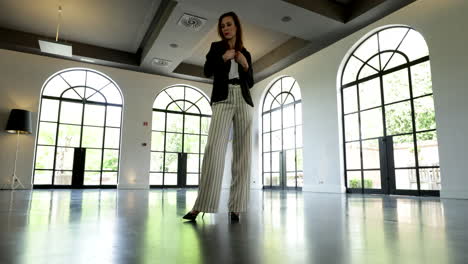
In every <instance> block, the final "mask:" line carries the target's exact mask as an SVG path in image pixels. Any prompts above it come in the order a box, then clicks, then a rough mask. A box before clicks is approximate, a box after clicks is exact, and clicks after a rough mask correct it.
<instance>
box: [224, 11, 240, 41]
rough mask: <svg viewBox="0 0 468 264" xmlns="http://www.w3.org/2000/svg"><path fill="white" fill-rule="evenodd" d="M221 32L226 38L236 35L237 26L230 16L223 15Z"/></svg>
mask: <svg viewBox="0 0 468 264" xmlns="http://www.w3.org/2000/svg"><path fill="white" fill-rule="evenodd" d="M221 32H222V33H223V36H224V38H225V39H228V40H229V39H232V38H233V37H234V36H236V32H237V27H236V24H235V23H234V19H233V18H232V17H231V16H227V17H224V18H223V19H222V20H221Z"/></svg>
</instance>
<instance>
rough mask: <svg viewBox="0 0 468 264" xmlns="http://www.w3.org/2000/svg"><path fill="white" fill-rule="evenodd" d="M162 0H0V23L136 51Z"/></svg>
mask: <svg viewBox="0 0 468 264" xmlns="http://www.w3.org/2000/svg"><path fill="white" fill-rule="evenodd" d="M160 2H161V0H133V1H128V0H99V1H97V0H79V1H78V0H40V1H39V0H0V26H1V27H5V28H11V29H15V30H19V31H24V32H29V33H34V34H39V35H43V36H47V37H53V38H55V33H56V28H57V23H58V6H59V5H61V6H62V10H63V11H62V22H61V28H60V35H59V39H62V40H68V41H76V42H82V43H86V44H91V45H96V46H100V47H106V48H111V49H116V50H122V51H127V52H136V50H137V49H138V47H139V45H140V42H141V40H142V39H143V37H144V35H145V33H146V31H147V29H148V26H149V24H150V23H151V20H152V19H153V17H154V14H155V12H156V10H157V8H158V6H159V4H160Z"/></svg>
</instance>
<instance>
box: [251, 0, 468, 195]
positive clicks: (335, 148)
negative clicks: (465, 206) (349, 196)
mask: <svg viewBox="0 0 468 264" xmlns="http://www.w3.org/2000/svg"><path fill="white" fill-rule="evenodd" d="M467 13H468V1H466V0H443V1H440V0H418V1H416V2H414V3H413V4H411V5H409V6H407V7H405V8H404V9H401V10H399V11H397V12H395V13H393V14H391V15H389V16H387V17H385V18H384V19H382V20H380V21H378V22H376V23H374V24H372V25H370V26H368V27H366V28H364V29H362V30H360V31H358V32H356V33H355V34H352V35H351V36H349V37H346V38H344V39H342V40H341V41H339V42H337V43H335V44H333V45H331V46H330V47H327V48H326V49H323V50H321V51H320V52H318V53H316V54H313V55H311V56H309V57H307V58H305V59H303V60H302V61H300V62H298V63H296V64H294V65H292V66H290V67H288V68H286V69H284V70H282V71H281V72H278V73H276V74H275V75H273V76H270V77H269V78H267V79H265V80H263V81H262V82H260V83H257V84H256V86H255V89H254V91H253V95H254V97H255V101H256V104H257V105H259V104H261V103H262V100H263V98H262V94H263V92H264V89H266V88H267V87H268V85H269V83H271V81H272V80H274V79H276V78H278V77H279V76H283V75H289V76H292V77H294V78H295V79H296V80H297V81H298V82H299V85H300V87H301V92H302V98H303V113H304V118H303V119H304V121H303V122H304V130H303V135H304V177H305V178H304V188H303V190H305V191H318V192H337V193H339V192H343V191H344V177H343V159H342V145H341V138H342V137H341V133H340V131H341V130H340V124H341V113H340V110H339V108H338V105H339V104H338V102H339V101H338V99H339V93H338V88H337V77H338V72H339V71H340V65H341V63H342V61H343V59H344V57H345V56H346V54H347V53H348V51H349V50H350V49H351V47H352V46H353V45H355V44H356V42H357V41H359V40H360V39H361V38H362V37H364V36H365V35H366V34H367V33H368V32H370V31H373V30H375V29H377V28H379V27H382V26H386V25H392V24H404V25H409V26H411V27H413V28H415V29H416V30H418V31H419V32H420V33H421V34H422V35H423V36H424V37H425V39H426V41H427V44H428V46H429V51H430V57H431V66H432V78H433V90H434V100H435V111H436V122H437V128H438V139H439V153H440V164H441V177H442V190H441V197H445V198H468V174H467V169H466V166H465V164H466V161H467V155H466V152H467V150H468V140H467V139H466V136H467V135H468V118H467V116H468V87H467V86H468V54H467V51H466V50H467V47H468V34H466V26H467V25H468V19H467V17H468V16H467ZM310 26H313V25H310ZM255 129H257V130H258V129H259V127H258V124H256V128H255ZM256 158H257V159H258V161H260V160H261V159H260V155H259V153H258V151H257V152H256ZM260 169H261V167H260ZM257 171H259V170H257ZM259 175H260V174H256V176H257V177H259ZM257 181H260V182H261V178H257Z"/></svg>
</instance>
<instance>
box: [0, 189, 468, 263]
mask: <svg viewBox="0 0 468 264" xmlns="http://www.w3.org/2000/svg"><path fill="white" fill-rule="evenodd" d="M195 197H196V190H187V191H185V190H176V189H173V190H150V191H144V190H138V191H137V190H135V191H123V190H120V191H117V190H85V191H81V190H35V191H0V263H2V264H3V263H7V264H14V263H34V264H40V263H47V264H52V263H60V264H71V263H87V264H88V263H99V264H103V263H190V264H192V263H223V264H224V263H319V264H328V263H330V264H335V263H336V264H337V263H359V264H360V263H372V264H376V263H389V264H390V263H392V264H393V263H411V264H414V263H444V264H445V263H468V200H444V199H442V200H440V199H438V198H408V197H388V196H387V197H381V196H365V197H364V196H361V195H337V194H317V193H309V192H291V191H260V190H257V191H252V193H251V206H250V209H249V212H248V213H247V214H245V215H242V216H241V217H242V218H241V222H240V223H237V224H230V223H229V221H228V215H227V210H226V209H225V206H222V207H221V208H220V212H219V213H218V214H207V215H205V218H204V219H201V218H200V219H199V220H198V221H197V222H196V223H188V222H184V221H183V220H182V219H181V217H182V216H183V215H184V214H185V213H186V211H188V210H189V209H190V208H191V205H192V204H193V203H194V199H195ZM226 198H227V193H226V192H223V195H222V199H223V201H222V203H221V204H222V205H225V204H226V203H227V201H226ZM199 217H200V216H199Z"/></svg>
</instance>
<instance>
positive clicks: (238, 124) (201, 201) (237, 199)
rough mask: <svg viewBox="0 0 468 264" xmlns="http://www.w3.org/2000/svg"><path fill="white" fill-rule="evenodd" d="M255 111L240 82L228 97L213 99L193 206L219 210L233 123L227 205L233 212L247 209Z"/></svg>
mask: <svg viewBox="0 0 468 264" xmlns="http://www.w3.org/2000/svg"><path fill="white" fill-rule="evenodd" d="M252 112H253V108H252V107H251V106H250V105H248V104H247V103H246V102H245V100H244V98H243V97H242V91H241V88H240V86H231V85H230V86H229V95H228V98H227V99H226V100H224V101H220V102H215V103H213V105H212V117H211V124H210V128H209V133H208V142H207V144H206V147H205V156H204V158H203V162H202V171H201V176H200V184H199V187H198V197H197V200H196V201H195V205H194V206H193V210H196V211H201V212H207V213H216V212H217V211H218V207H219V199H220V194H221V185H222V181H223V173H224V163H225V158H226V149H227V144H228V139H229V130H230V127H231V124H232V125H233V132H234V133H233V143H232V144H233V159H232V180H231V187H230V194H229V204H228V208H229V211H230V212H244V211H246V210H247V203H248V199H249V190H250V164H251V145H252V139H251V127H252Z"/></svg>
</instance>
